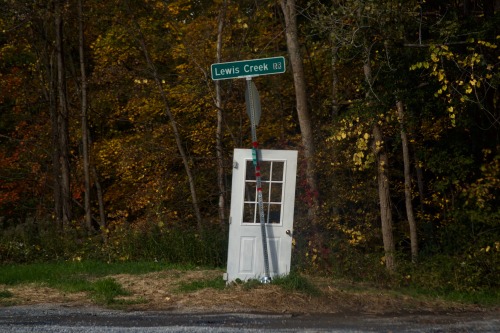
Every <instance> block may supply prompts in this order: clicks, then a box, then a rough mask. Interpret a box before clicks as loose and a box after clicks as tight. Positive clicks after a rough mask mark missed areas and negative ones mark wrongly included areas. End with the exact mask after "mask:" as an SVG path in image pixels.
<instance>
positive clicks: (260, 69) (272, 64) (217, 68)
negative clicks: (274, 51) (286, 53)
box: [211, 57, 285, 80]
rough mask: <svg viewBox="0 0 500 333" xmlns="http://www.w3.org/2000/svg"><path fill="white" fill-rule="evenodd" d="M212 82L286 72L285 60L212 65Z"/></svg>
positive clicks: (280, 58) (243, 61)
mask: <svg viewBox="0 0 500 333" xmlns="http://www.w3.org/2000/svg"><path fill="white" fill-rule="evenodd" d="M211 71H212V80H225V79H234V78H244V77H253V76H259V75H269V74H279V73H284V72H285V58H284V57H274V58H262V59H254V60H241V61H233V62H223V63H218V64H212V66H211Z"/></svg>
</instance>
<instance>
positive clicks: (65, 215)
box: [55, 0, 72, 226]
mask: <svg viewBox="0 0 500 333" xmlns="http://www.w3.org/2000/svg"><path fill="white" fill-rule="evenodd" d="M55 29H56V43H55V45H56V56H57V93H58V98H59V103H58V106H59V110H58V113H57V123H58V124H57V125H58V139H59V140H58V142H59V154H60V155H59V162H60V163H59V164H60V167H61V169H60V172H61V178H60V179H61V182H60V185H61V202H62V223H63V225H64V226H67V225H68V224H69V222H70V221H71V213H72V212H71V210H72V209H71V206H72V202H71V189H70V165H69V126H68V121H69V119H68V118H69V111H68V101H67V90H66V75H65V66H64V50H63V20H62V9H61V3H60V1H59V0H56V1H55Z"/></svg>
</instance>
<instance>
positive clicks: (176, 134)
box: [136, 23, 203, 236]
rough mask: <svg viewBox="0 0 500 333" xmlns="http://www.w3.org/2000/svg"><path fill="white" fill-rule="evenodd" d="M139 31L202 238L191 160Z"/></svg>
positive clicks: (201, 225) (143, 50)
mask: <svg viewBox="0 0 500 333" xmlns="http://www.w3.org/2000/svg"><path fill="white" fill-rule="evenodd" d="M136 24H137V23H136ZM137 29H138V32H139V43H140V44H141V48H142V52H143V54H144V58H145V60H146V63H147V64H148V67H149V69H150V70H151V73H152V74H153V78H154V80H155V83H156V87H157V88H158V91H159V92H160V96H161V99H162V102H163V105H164V107H165V112H166V114H167V116H168V119H169V121H170V127H171V128H172V132H173V133H174V138H175V142H176V144H177V149H178V151H179V154H180V155H181V158H182V163H183V164H184V169H185V170H186V174H187V177H188V182H189V190H190V191H191V199H192V200H193V210H194V213H195V217H196V223H197V226H198V231H199V233H200V236H202V235H203V223H202V218H201V212H200V208H199V205H198V196H197V194H196V186H195V183H194V177H193V174H192V172H191V167H190V166H189V160H188V158H187V155H186V152H185V151H184V146H183V145H182V139H181V136H180V134H179V130H178V129H177V123H176V122H175V120H174V116H173V114H172V112H171V110H170V105H169V103H168V98H167V94H166V93H165V90H163V86H162V83H161V80H160V78H159V75H158V71H157V69H156V66H155V64H154V63H153V61H152V60H151V57H150V56H149V52H148V49H147V47H146V42H145V40H144V36H143V35H142V31H141V30H140V27H139V26H138V25H137Z"/></svg>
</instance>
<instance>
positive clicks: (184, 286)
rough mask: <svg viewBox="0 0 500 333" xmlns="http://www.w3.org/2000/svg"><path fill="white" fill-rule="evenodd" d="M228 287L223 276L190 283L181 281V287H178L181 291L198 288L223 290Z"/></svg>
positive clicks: (191, 290)
mask: <svg viewBox="0 0 500 333" xmlns="http://www.w3.org/2000/svg"><path fill="white" fill-rule="evenodd" d="M225 287H226V281H224V280H223V279H222V278H221V277H217V278H214V279H211V280H199V281H193V282H188V283H184V282H182V283H180V284H179V288H178V289H177V290H178V291H179V292H187V293H189V292H195V291H197V290H201V289H206V288H212V289H216V290H222V289H224V288H225Z"/></svg>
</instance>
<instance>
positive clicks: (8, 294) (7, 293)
mask: <svg viewBox="0 0 500 333" xmlns="http://www.w3.org/2000/svg"><path fill="white" fill-rule="evenodd" d="M12 296H14V295H13V294H12V293H11V292H10V291H8V290H2V291H0V299H3V298H11V297H12Z"/></svg>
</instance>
